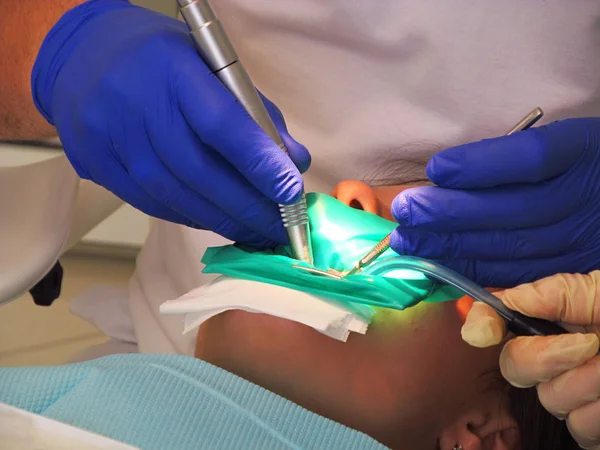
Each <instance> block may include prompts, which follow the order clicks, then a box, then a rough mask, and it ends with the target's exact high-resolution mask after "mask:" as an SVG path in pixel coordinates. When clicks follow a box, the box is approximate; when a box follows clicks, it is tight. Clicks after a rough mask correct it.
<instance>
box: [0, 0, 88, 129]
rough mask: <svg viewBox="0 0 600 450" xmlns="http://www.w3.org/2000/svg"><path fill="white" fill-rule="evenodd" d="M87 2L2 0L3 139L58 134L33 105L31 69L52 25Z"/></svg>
mask: <svg viewBox="0 0 600 450" xmlns="http://www.w3.org/2000/svg"><path fill="white" fill-rule="evenodd" d="M84 1H85V0H44V1H22V0H2V1H0V42H1V43H2V45H0V139H37V138H44V137H50V136H54V135H56V130H55V129H54V127H52V126H51V125H50V124H48V122H47V121H46V120H45V119H44V117H43V116H42V115H41V114H40V113H39V112H38V110H37V109H36V107H35V105H34V104H33V98H32V95H31V85H30V77H31V69H32V67H33V63H34V61H35V58H36V56H37V53H38V50H39V48H40V46H41V44H42V41H43V40H44V37H45V36H46V34H48V32H49V31H50V29H51V28H52V26H53V25H54V24H55V23H56V22H57V21H58V19H60V17H61V16H62V15H63V14H64V13H65V12H67V11H68V10H70V9H72V8H74V7H75V6H77V5H80V4H81V3H84Z"/></svg>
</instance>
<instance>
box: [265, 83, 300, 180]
mask: <svg viewBox="0 0 600 450" xmlns="http://www.w3.org/2000/svg"><path fill="white" fill-rule="evenodd" d="M260 97H261V98H262V100H263V102H264V104H265V107H266V108H267V111H268V112H269V115H270V116H271V119H272V120H273V123H274V124H275V126H276V127H277V130H278V131H279V135H280V136H281V139H282V140H283V143H284V145H285V148H286V149H287V151H288V153H289V156H290V158H291V159H292V161H293V162H294V165H295V166H296V167H297V168H298V170H299V171H300V173H304V172H306V171H307V170H308V168H309V167H310V163H311V157H310V153H308V150H307V149H306V147H305V146H304V145H302V144H300V143H299V142H298V141H296V140H295V139H294V138H292V136H290V133H289V132H288V129H287V125H286V123H285V120H284V118H283V114H282V113H281V111H280V110H279V108H278V107H277V106H276V105H275V104H274V103H273V102H272V101H271V100H269V99H268V98H267V97H265V96H264V95H262V94H260Z"/></svg>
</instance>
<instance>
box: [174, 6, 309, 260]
mask: <svg viewBox="0 0 600 450" xmlns="http://www.w3.org/2000/svg"><path fill="white" fill-rule="evenodd" d="M177 1H178V3H179V9H180V11H181V15H182V16H183V19H184V20H185V23H186V24H187V26H188V28H189V30H190V35H191V37H192V39H193V41H194V44H195V45H196V49H197V50H198V53H199V54H200V57H201V58H202V60H203V61H204V63H205V64H206V65H207V66H208V67H209V68H210V69H211V70H212V72H213V73H214V74H215V75H216V76H217V78H219V80H221V82H222V83H223V84H224V85H225V86H226V87H227V88H228V89H229V91H230V92H231V93H232V94H233V96H234V97H235V98H236V99H237V100H238V101H239V102H240V103H241V104H242V106H243V107H244V109H245V110H246V111H247V112H248V114H250V117H252V118H253V119H254V121H255V122H256V123H257V124H258V125H259V126H260V127H261V128H262V129H263V130H264V131H265V133H267V134H268V135H269V137H270V138H271V139H273V140H274V141H275V143H276V144H277V145H279V147H281V149H282V150H283V151H284V152H286V153H287V154H289V153H288V151H287V149H286V148H285V145H284V143H283V141H282V140H281V136H279V133H278V132H277V128H275V124H273V121H272V120H271V117H270V116H269V113H268V112H267V109H266V108H265V105H264V104H263V102H262V100H261V98H260V96H259V95H258V92H257V91H256V88H255V87H254V84H253V83H252V80H251V79H250V76H249V75H248V73H247V72H246V69H244V66H243V65H242V62H241V61H240V60H239V57H238V55H237V53H236V51H235V49H234V48H233V45H232V43H231V41H230V40H229V37H228V36H227V34H226V33H225V29H224V28H223V25H222V24H221V22H220V21H219V19H218V18H217V16H216V15H215V13H214V11H213V9H212V7H211V6H210V3H209V2H208V0H177ZM279 212H280V213H281V219H282V220H283V226H284V227H285V230H286V233H287V235H288V238H289V241H290V247H291V249H292V254H293V257H294V258H296V259H299V260H300V261H304V262H307V263H309V264H311V265H312V264H313V254H312V246H311V240H310V228H309V224H308V211H307V207H306V197H305V195H304V192H302V197H301V199H300V200H299V201H298V202H297V203H295V204H293V205H279Z"/></svg>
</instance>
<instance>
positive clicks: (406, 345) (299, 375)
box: [196, 183, 517, 450]
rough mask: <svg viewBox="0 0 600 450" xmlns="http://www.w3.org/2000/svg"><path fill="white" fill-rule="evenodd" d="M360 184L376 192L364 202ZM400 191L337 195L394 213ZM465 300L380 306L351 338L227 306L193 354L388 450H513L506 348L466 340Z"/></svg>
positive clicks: (346, 190)
mask: <svg viewBox="0 0 600 450" xmlns="http://www.w3.org/2000/svg"><path fill="white" fill-rule="evenodd" d="M361 189H368V190H367V191H365V192H366V193H367V194H368V195H372V196H374V198H366V197H365V196H364V195H362V194H361V196H362V197H365V198H362V199H357V195H355V194H357V192H358V191H360V190H361ZM394 189H395V191H394ZM353 190H354V191H353ZM400 190H402V188H401V187H386V188H379V189H375V190H371V189H370V188H368V187H367V186H364V185H361V184H356V185H352V184H349V185H345V184H344V183H341V184H340V185H338V187H337V188H336V190H335V191H334V193H333V194H334V195H335V196H336V197H338V199H340V200H342V201H344V202H346V203H348V204H351V203H352V206H354V207H362V208H363V209H366V210H370V211H371V212H377V213H379V214H380V215H382V216H384V217H389V205H390V203H391V200H392V199H393V198H394V197H395V195H397V194H398V193H399V192H400ZM363 194H364V193H363ZM353 200H354V201H353ZM373 208H375V209H373ZM466 302H467V301H466V300H462V301H459V302H446V303H421V304H420V305H417V306H416V307H413V308H410V309H408V310H406V311H394V310H380V311H378V313H377V314H376V315H375V318H374V320H373V322H372V323H371V325H370V327H369V330H368V332H367V334H366V335H359V334H352V335H351V336H350V337H349V339H348V341H347V342H346V343H343V342H339V341H336V340H333V339H331V338H328V337H326V336H324V335H322V334H320V333H318V332H317V331H315V330H313V329H311V328H308V327H306V326H304V325H301V324H298V323H296V322H291V321H288V320H284V319H280V318H276V317H272V316H267V315H263V314H252V313H248V312H244V311H229V312H227V313H223V314H221V315H219V316H216V317H214V318H213V319H211V320H210V321H208V322H206V323H205V324H204V325H203V326H202V328H201V329H200V331H199V334H198V340H197V349H196V355H197V356H198V357H200V358H202V359H205V360H207V361H209V362H212V363H213V364H216V365H218V366H221V367H223V368H224V369H226V370H229V371H231V372H233V373H236V374H238V375H240V376H242V377H244V378H246V379H248V380H250V381H253V382H255V383H257V384H259V385H262V386H263V387H265V388H267V389H269V390H271V391H273V392H275V393H278V394H280V395H282V396H284V397H286V398H288V399H290V400H292V401H294V402H296V403H298V404H299V405H301V406H304V407H305V408H307V409H310V410H312V411H314V412H316V413H318V414H321V415H323V416H326V417H329V418H331V419H334V420H336V421H338V422H341V423H343V424H345V425H347V426H350V427H352V428H355V429H357V430H360V431H363V432H365V433H367V434H369V435H370V436H372V437H374V438H375V439H377V440H379V441H380V442H382V443H383V444H385V445H388V446H390V447H394V448H415V449H423V450H428V449H431V450H434V449H436V448H440V449H442V450H446V449H448V450H449V449H451V448H452V447H453V446H454V445H455V444H460V445H462V447H463V448H464V450H469V449H483V450H485V449H488V450H496V449H497V450H500V449H515V448H517V446H516V444H517V442H516V440H517V437H516V436H517V431H516V425H515V424H514V423H513V421H512V419H511V418H510V415H509V414H508V412H507V411H508V410H507V408H508V405H507V401H506V399H505V394H504V385H503V383H502V381H500V377H499V374H498V355H499V352H500V348H499V347H494V348H487V349H477V348H473V347H470V346H469V345H467V344H466V343H464V342H463V340H462V339H461V336H460V328H461V326H462V323H463V320H464V314H465V311H464V309H465V305H466ZM438 446H439V447H438Z"/></svg>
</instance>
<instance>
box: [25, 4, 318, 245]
mask: <svg viewBox="0 0 600 450" xmlns="http://www.w3.org/2000/svg"><path fill="white" fill-rule="evenodd" d="M32 89H33V95H34V99H35V101H36V105H37V107H38V109H39V110H40V112H42V114H44V116H45V117H46V118H47V119H48V121H50V123H52V124H53V125H54V126H56V128H57V130H58V133H59V136H60V139H61V141H62V143H63V145H64V148H65V152H66V154H67V156H68V158H69V160H70V161H71V163H72V164H73V166H74V167H75V169H76V170H77V173H78V174H79V175H80V176H81V177H82V178H86V179H90V180H93V181H94V182H96V183H98V184H100V185H102V186H104V187H105V188H107V189H109V190H110V191H112V192H113V193H115V194H116V195H118V196H119V197H120V198H122V199H123V200H125V201H127V202H128V203H130V204H132V205H133V206H135V207H136V208H138V209H140V210H142V211H144V212H146V213H148V214H150V215H152V216H155V217H159V218H162V219H165V220H169V221H172V222H176V223H181V224H185V225H188V226H191V227H196V228H202V229H209V230H213V231H215V232H217V233H219V234H221V235H223V236H225V237H227V238H229V239H232V240H235V241H241V242H244V243H247V244H250V245H254V246H262V245H264V244H266V243H269V242H277V243H286V242H287V237H286V235H285V231H284V229H283V226H282V223H281V219H280V215H279V211H278V207H277V204H276V203H282V204H288V203H292V202H293V201H295V200H297V199H298V198H299V196H300V195H301V191H302V189H303V183H302V178H301V175H300V171H303V170H306V169H307V168H308V166H309V164H310V156H309V154H308V152H307V150H306V149H305V148H304V147H303V146H302V145H300V144H298V143H297V142H296V141H294V140H293V139H292V138H291V137H290V136H289V134H288V133H287V130H286V128H285V123H284V120H283V117H282V115H281V113H280V112H279V110H278V109H277V108H276V107H275V105H273V104H272V103H270V102H268V101H267V108H268V109H269V112H270V113H271V116H272V118H273V120H274V122H275V124H276V125H277V128H278V129H279V131H280V133H281V135H282V139H283V141H284V143H285V144H286V146H287V148H288V150H289V152H290V155H291V157H292V159H293V160H294V161H295V163H296V165H297V166H298V168H299V169H300V171H299V170H298V169H297V168H296V166H294V163H293V162H292V161H291V160H290V158H289V157H288V156H286V155H285V153H284V152H283V151H282V150H281V149H280V148H279V147H278V146H277V145H276V144H275V143H274V142H273V141H272V140H271V139H270V138H269V137H268V136H267V135H266V134H265V133H264V132H263V131H262V130H261V129H260V128H259V127H258V125H256V123H255V122H254V121H253V120H252V119H251V118H250V116H249V115H248V114H247V113H246V111H245V110H244V109H243V108H242V106H241V105H240V104H239V103H238V102H237V101H236V100H235V99H234V97H233V96H232V95H231V94H230V93H229V91H227V89H226V88H225V87H224V86H223V85H222V84H221V83H220V82H219V80H218V79H217V78H216V77H215V76H214V75H213V74H212V73H211V72H210V70H209V69H208V68H207V67H206V65H205V64H204V63H203V62H202V60H201V59H200V57H199V56H198V54H197V53H196V50H195V48H194V46H193V43H192V41H191V40H190V38H189V36H188V31H187V28H186V26H185V24H184V23H182V22H179V21H177V20H175V19H172V18H169V17H167V16H163V15H161V14H157V13H155V12H152V11H149V10H146V9H142V8H139V7H137V6H133V5H131V4H129V3H128V2H126V1H124V0H91V1H88V2H85V3H84V4H82V5H81V6H79V7H77V8H75V9H73V10H71V11H69V12H68V13H67V14H65V16H63V17H62V18H61V20H60V21H59V22H58V23H57V24H56V25H55V26H54V28H53V29H52V30H51V32H50V33H49V35H48V36H47V37H46V39H45V41H44V43H43V45H42V48H41V50H40V52H39V55H38V58H37V61H36V62H35V66H34V69H33V73H32Z"/></svg>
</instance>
